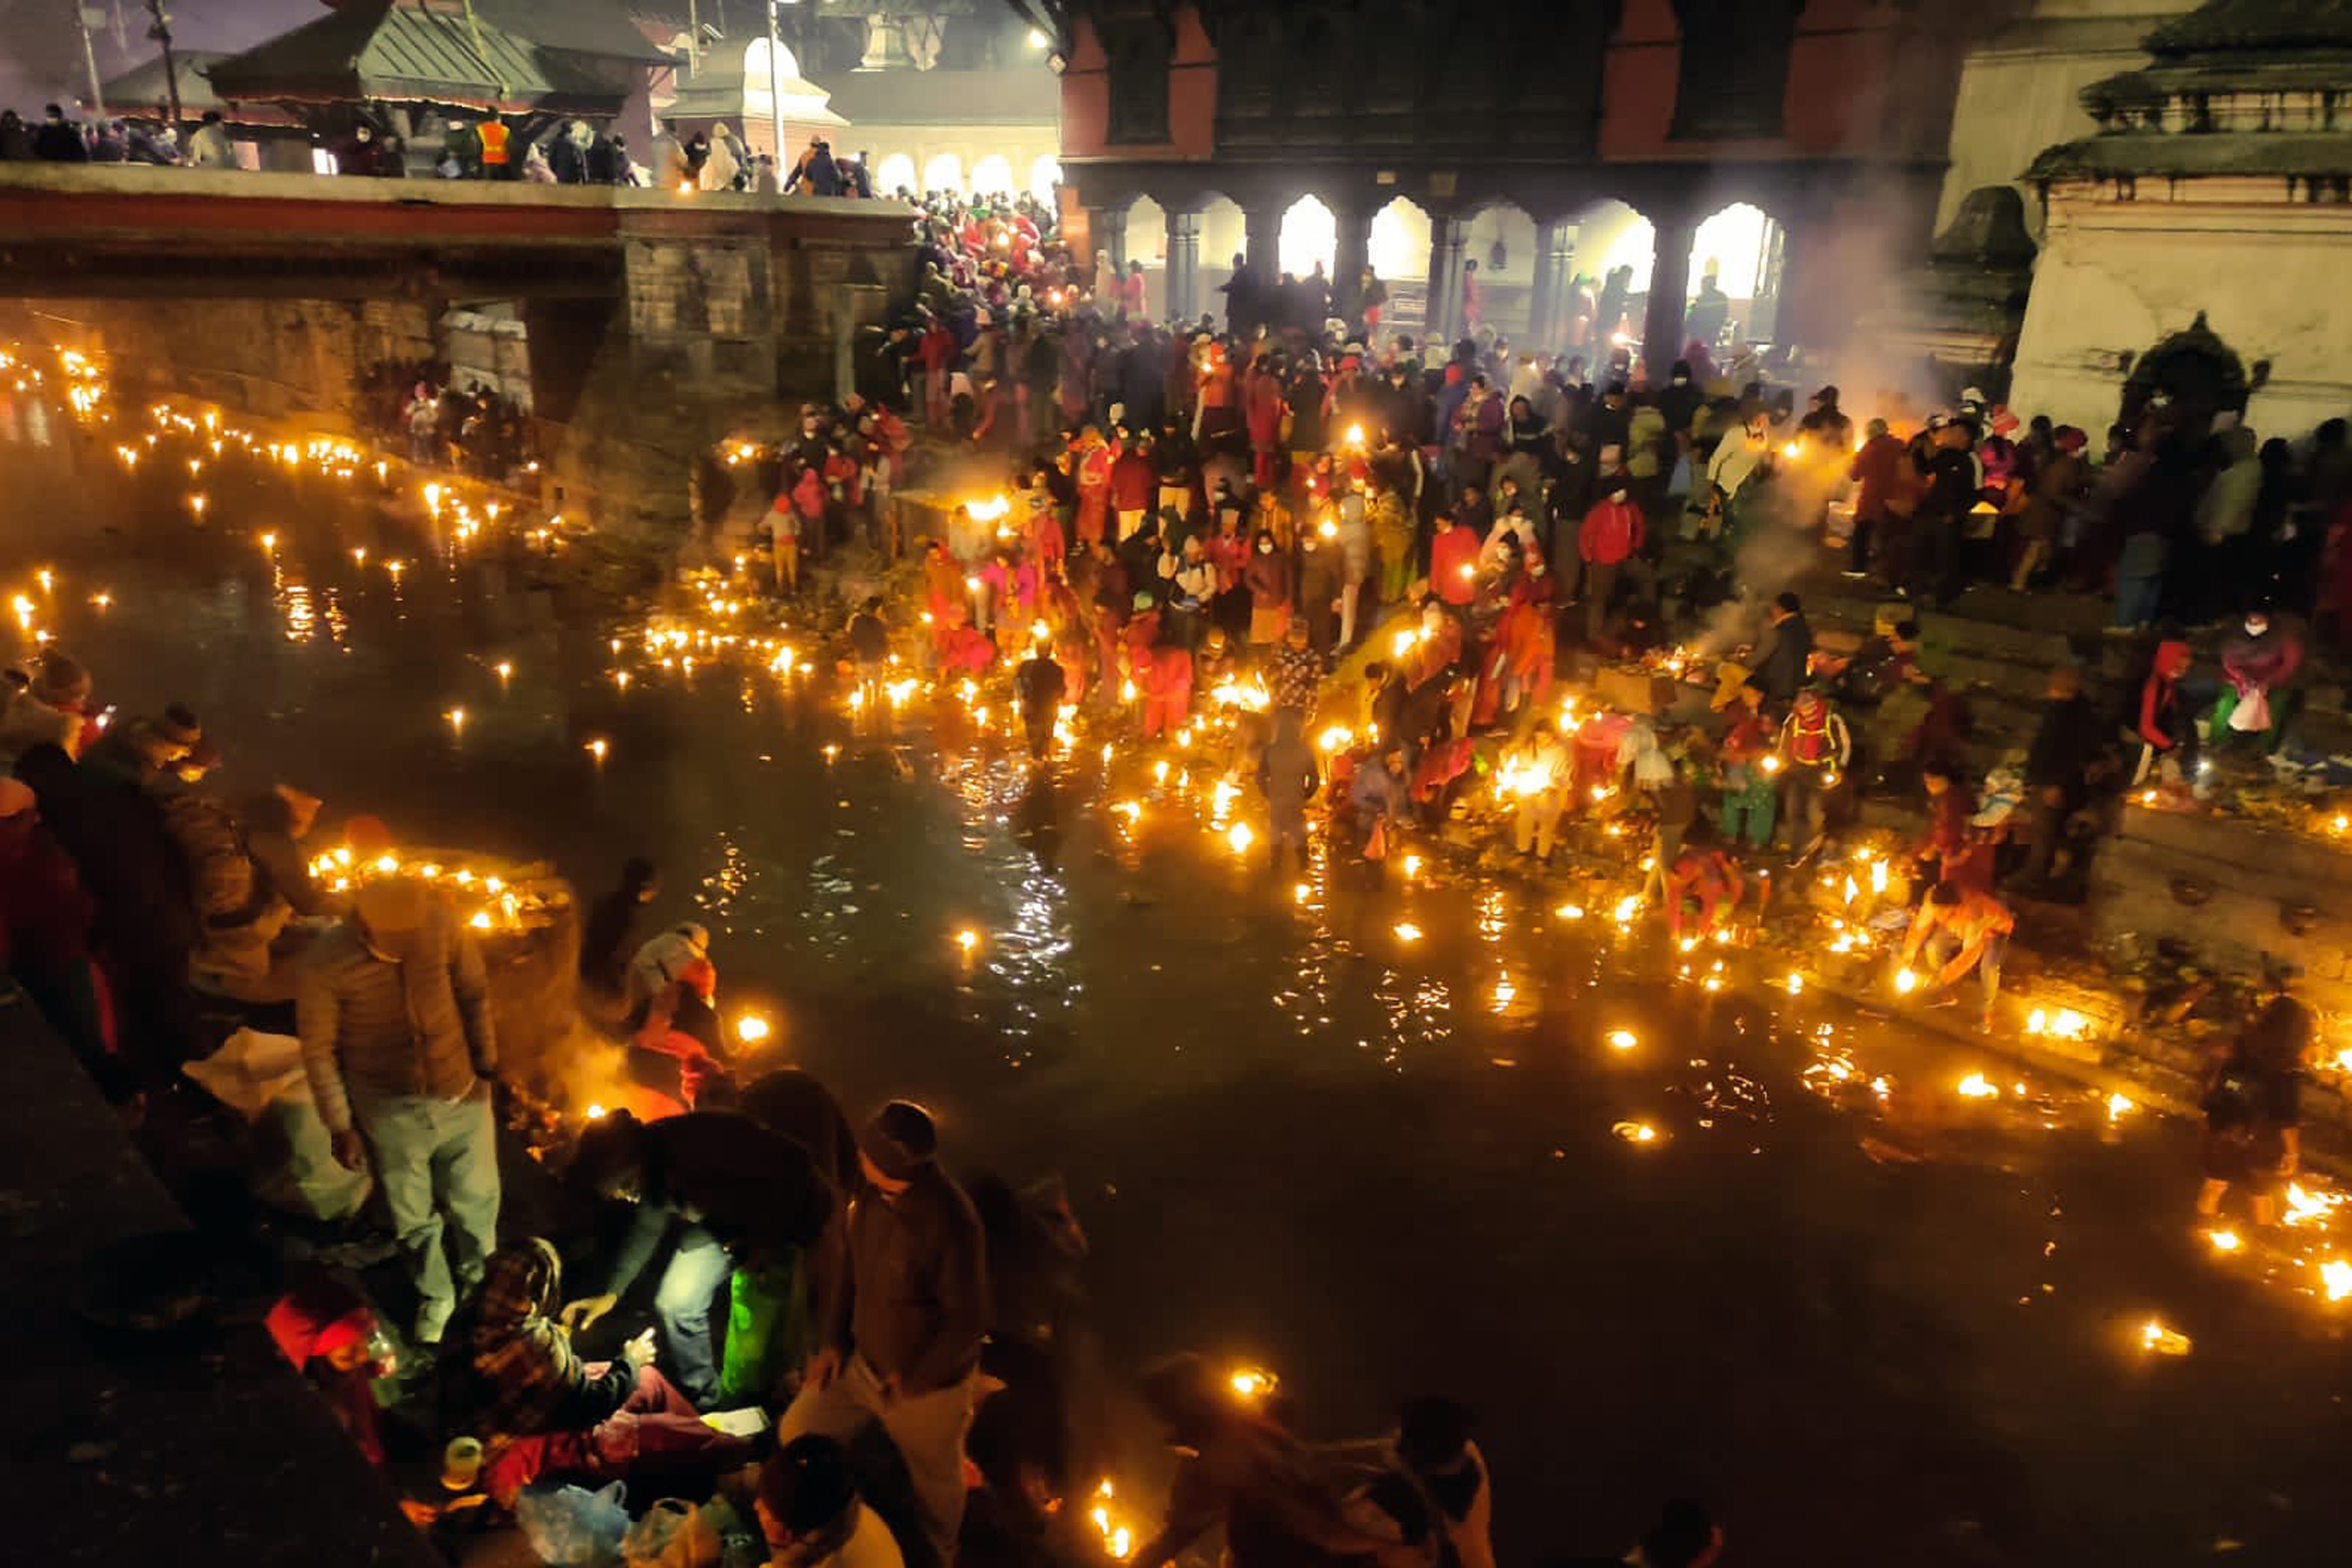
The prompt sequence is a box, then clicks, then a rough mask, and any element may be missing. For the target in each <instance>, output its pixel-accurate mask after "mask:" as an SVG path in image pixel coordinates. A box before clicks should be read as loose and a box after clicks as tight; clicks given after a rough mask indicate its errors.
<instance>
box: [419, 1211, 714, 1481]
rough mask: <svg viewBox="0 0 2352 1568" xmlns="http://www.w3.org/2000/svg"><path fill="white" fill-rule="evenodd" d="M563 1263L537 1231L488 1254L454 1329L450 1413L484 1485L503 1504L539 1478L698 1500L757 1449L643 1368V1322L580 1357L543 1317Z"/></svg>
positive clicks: (557, 1292) (649, 1346)
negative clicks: (479, 1454)
mask: <svg viewBox="0 0 2352 1568" xmlns="http://www.w3.org/2000/svg"><path fill="white" fill-rule="evenodd" d="M562 1284H563V1264H562V1259H561V1258H559V1257H558V1256H557V1254H556V1251H555V1248H554V1247H553V1246H552V1245H551V1244H550V1243H548V1242H547V1241H544V1240H542V1239H541V1238H539V1237H532V1238H531V1239H530V1240H528V1241H525V1242H523V1243H521V1244H520V1245H519V1246H515V1247H501V1248H500V1249H499V1251H498V1252H496V1253H494V1254H493V1255H492V1256H491V1258H490V1261H489V1266H488V1269H487V1270H486V1271H485V1273H484V1275H483V1278H482V1289H481V1292H480V1294H479V1295H478V1296H476V1297H475V1298H474V1300H472V1301H470V1302H468V1303H467V1307H466V1310H465V1312H464V1314H463V1315H462V1316H461V1317H460V1318H459V1319H458V1320H457V1323H456V1325H455V1326H456V1327H457V1328H458V1329H461V1330H462V1331H463V1336H462V1340H461V1343H462V1345H463V1347H464V1352H465V1354H466V1357H467V1361H466V1363H465V1367H464V1370H463V1373H461V1374H460V1377H459V1379H458V1380H457V1381H458V1382H459V1383H460V1384H461V1386H460V1389H459V1390H458V1391H457V1392H458V1393H459V1397H460V1400H461V1409H460V1410H458V1411H453V1412H452V1413H451V1414H452V1415H454V1416H456V1418H457V1420H458V1421H460V1422H461V1423H467V1424H470V1425H472V1426H474V1427H475V1428H476V1435H477V1436H479V1437H480V1438H481V1439H482V1449H483V1467H482V1479H483V1486H484V1489H486V1490H487V1491H488V1492H489V1494H490V1495H491V1497H492V1498H494V1499H495V1500H497V1501H498V1502H499V1504H500V1505H501V1506H503V1507H512V1506H513V1504H514V1500H515V1498H516V1496H517V1494H519V1493H520V1491H521V1490H522V1489H523V1488H524V1487H526V1486H529V1485H530V1483H531V1482H533V1481H535V1480H537V1479H540V1478H541V1477H542V1476H557V1475H562V1476H576V1477H584V1478H586V1479H588V1480H589V1481H590V1483H591V1484H592V1485H593V1484H596V1483H600V1482H603V1481H605V1480H611V1479H625V1480H626V1481H627V1482H628V1484H629V1486H630V1488H631V1489H632V1490H636V1491H641V1492H643V1493H644V1494H645V1495H646V1496H649V1497H661V1496H669V1495H680V1496H686V1497H700V1496H703V1495H704V1494H705V1493H707V1492H708V1491H709V1489H710V1488H711V1487H712V1486H713V1485H714V1484H716V1481H717V1479H718V1477H719V1474H720V1473H721V1472H723V1471H726V1470H730V1469H737V1468H741V1467H742V1466H744V1465H747V1464H749V1463H751V1460H752V1459H753V1458H755V1457H756V1454H757V1447H758V1445H757V1440H756V1439H754V1438H751V1437H737V1436H729V1435H728V1434H726V1433H724V1432H721V1431H719V1430H718V1429H717V1428H716V1427H714V1426H709V1425H708V1424H706V1423H705V1422H704V1421H703V1419H702V1417H701V1415H700V1413H699V1412H698V1411H697V1410H696V1409H695V1407H694V1405H692V1404H691V1403H689V1402H688V1399H687V1397H686V1396H685V1395H684V1394H681V1393H679V1392H678V1390H677V1386H676V1385H675V1384H672V1383H671V1382H670V1381H669V1379H668V1378H667V1377H664V1376H663V1375H662V1374H661V1373H660V1372H659V1371H658V1370H656V1368H655V1366H654V1334H653V1331H652V1330H651V1329H647V1330H646V1331H645V1332H644V1333H642V1334H639V1335H638V1336H637V1337H636V1338H635V1339H633V1340H631V1341H630V1342H628V1343H627V1344H626V1345H625V1346H623V1347H622V1349H621V1353H620V1356H619V1357H618V1359H616V1360H614V1361H609V1362H586V1363H583V1362H582V1361H581V1360H580V1358H579V1357H578V1356H577V1355H576V1354H574V1353H573V1352H572V1337H571V1334H570V1333H569V1332H568V1331H566V1330H565V1329H563V1328H562V1326H561V1325H560V1324H558V1323H557V1322H556V1321H555V1318H554V1316H553V1313H554V1310H555V1304H556V1302H557V1301H558V1300H560V1299H561V1297H562Z"/></svg>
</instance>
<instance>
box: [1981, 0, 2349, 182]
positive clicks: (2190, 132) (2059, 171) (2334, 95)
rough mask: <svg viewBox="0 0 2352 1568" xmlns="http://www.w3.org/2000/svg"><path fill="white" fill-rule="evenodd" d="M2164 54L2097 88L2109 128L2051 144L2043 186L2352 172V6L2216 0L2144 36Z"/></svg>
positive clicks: (2039, 166)
mask: <svg viewBox="0 0 2352 1568" xmlns="http://www.w3.org/2000/svg"><path fill="white" fill-rule="evenodd" d="M2142 47H2145V48H2146V49H2147V52H2148V53H2149V54H2150V55H2151V56H2153V57H2154V59H2153V60H2152V62H2151V63H2150V64H2148V65H2147V66H2145V67H2142V68H2139V69H2137V70H2130V71H2124V72H2121V73H2119V74H2117V75H2115V76H2110V77H2106V78H2103V79H2100V80H2098V81H2095V82H2093V83H2092V84H2091V85H2090V86H2088V87H2086V88H2084V89H2083V91H2082V103H2083V108H2084V110H2085V111H2086V112H2088V113H2089V115H2090V116H2091V118H2092V119H2093V120H2095V121H2097V122H2098V125H2099V131H2098V133H2097V134H2095V135H2093V136H2087V137H2084V138H2081V139H2079V140H2077V141H2074V142H2062V143H2060V144H2059V145H2057V146H2054V147H2050V148H2047V149H2045V150H2044V151H2043V152H2042V154H2041V156H2039V157H2037V158H2036V159H2034V161H2033V163H2032V167H2031V168H2029V169H2028V170H2027V171H2026V172H2025V176H2024V177H2025V178H2026V179H2028V180H2034V181H2045V182H2046V181H2050V180H2058V179H2103V178H2119V177H2131V176H2139V175H2153V176H2159V177H2162V176H2170V177H2175V178H2193V177H2200V176H2223V175H2231V174H2249V175H2256V176H2262V175H2283V176H2291V177H2311V178H2340V177H2342V176H2344V175H2345V174H2347V173H2352V118H2346V119H2344V120H2342V121H2341V122H2339V117H2338V114H2337V111H2336V105H2337V104H2338V103H2339V102H2340V101H2342V100H2344V99H2345V98H2346V97H2347V96H2348V95H2352V0H2207V4H2205V5H2200V6H2199V7H2198V8H2197V9H2196V10H2194V11H2191V12H2189V13H2188V14H2187V15H2185V16H2176V17H2173V18H2171V19H2170V20H2168V21H2166V22H2164V23H2163V24H2161V25H2159V26H2157V27H2156V28H2154V29H2153V30H2152V31H2150V32H2149V33H2148V35H2147V37H2146V38H2145V39H2144V40H2143V44H2142Z"/></svg>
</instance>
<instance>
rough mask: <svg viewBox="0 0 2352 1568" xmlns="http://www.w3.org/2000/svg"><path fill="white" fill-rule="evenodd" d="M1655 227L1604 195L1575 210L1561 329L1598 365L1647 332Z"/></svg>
mask: <svg viewBox="0 0 2352 1568" xmlns="http://www.w3.org/2000/svg"><path fill="white" fill-rule="evenodd" d="M1657 244H1658V234H1657V229H1656V227H1655V226H1654V225H1653V224H1652V223H1651V222H1650V220H1649V219H1648V218H1647V217H1645V216H1643V215H1642V214H1641V213H1640V212H1639V211H1637V210H1636V209H1635V208H1633V206H1631V205H1627V204H1626V203H1624V202H1622V201H1619V200H1617V199H1616V198H1614V197H1604V198H1603V199H1601V200H1600V201H1597V202H1594V203H1592V204H1591V205H1588V206H1586V207H1583V208H1581V209H1580V210H1579V212H1578V213H1577V215H1576V247H1575V250H1574V251H1573V253H1572V254H1571V256H1570V285H1569V298H1568V303H1567V305H1566V306H1565V308H1564V309H1563V310H1562V314H1561V327H1562V335H1563V337H1564V338H1565V340H1566V342H1567V345H1568V349H1569V352H1570V353H1573V354H1576V355H1578V356H1580V357H1581V358H1582V359H1584V361H1585V362H1586V363H1587V365H1588V366H1598V365H1599V364H1600V363H1601V362H1602V361H1604V360H1606V359H1607V358H1608V357H1609V354H1610V353H1611V351H1612V349H1616V348H1622V347H1623V346H1625V344H1626V343H1627V342H1631V341H1633V340H1636V339H1639V338H1640V337H1641V335H1642V321H1643V311H1644V310H1645V309H1646V307H1647V304H1648V301H1649V297H1650V273H1651V270H1652V268H1653V267H1654V264H1655V262H1656V252H1657Z"/></svg>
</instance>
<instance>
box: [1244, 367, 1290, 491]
mask: <svg viewBox="0 0 2352 1568" xmlns="http://www.w3.org/2000/svg"><path fill="white" fill-rule="evenodd" d="M1289 411H1290V407H1289V405H1288V404H1286V403H1285V402H1284V401H1283V398H1282V378H1281V377H1280V376H1278V375H1276V374H1275V373H1274V365H1273V363H1272V362H1270V361H1269V360H1267V359H1266V358H1265V356H1264V355H1260V356H1259V358H1258V361H1257V363H1255V364H1254V365H1252V366H1251V367H1250V373H1249V384H1248V385H1247V387H1246V388H1245V389H1244V392H1243V402H1242V417H1243V420H1244V423H1245V424H1246V425H1247V426H1248V427H1249V443H1250V479H1251V482H1252V483H1254V484H1255V485H1256V486H1257V488H1258V489H1261V490H1268V489H1273V488H1274V481H1275V457H1276V452H1277V451H1278V450H1279V449H1280V447H1281V446H1282V416H1284V415H1285V414H1287V413H1288V412H1289Z"/></svg>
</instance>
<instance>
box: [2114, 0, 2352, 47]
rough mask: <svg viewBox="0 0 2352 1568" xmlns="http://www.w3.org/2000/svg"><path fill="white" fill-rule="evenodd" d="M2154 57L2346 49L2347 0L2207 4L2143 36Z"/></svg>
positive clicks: (2350, 10)
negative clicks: (2145, 37) (2145, 36)
mask: <svg viewBox="0 0 2352 1568" xmlns="http://www.w3.org/2000/svg"><path fill="white" fill-rule="evenodd" d="M2147 47H2148V51H2149V52H2150V53H2151V54H2156V55H2160V56H2170V55H2193V54H2210V53H2241V52H2247V51H2259V52H2262V53H2265V54H2268V53H2276V52H2285V51H2294V50H2302V49H2352V0H2207V3H2206V4H2205V5H2200V6H2199V7H2197V9H2196V10H2194V11H2191V12H2189V14H2188V15H2187V16H2177V17H2175V18H2174V19H2172V20H2171V21H2169V22H2167V23H2165V24H2164V25H2163V26H2160V27H2158V28H2157V29H2156V30H2155V31H2154V32H2152V33H2150V34H2149V35H2148V36H2147Z"/></svg>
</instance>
